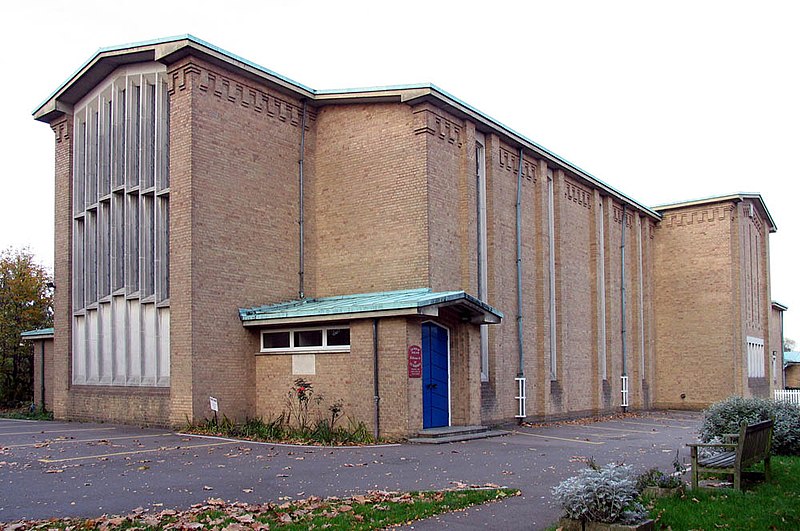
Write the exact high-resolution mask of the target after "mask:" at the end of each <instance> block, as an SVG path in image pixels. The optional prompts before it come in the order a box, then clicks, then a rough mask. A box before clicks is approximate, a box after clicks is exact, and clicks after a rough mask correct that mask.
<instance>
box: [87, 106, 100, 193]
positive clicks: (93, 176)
mask: <svg viewBox="0 0 800 531" xmlns="http://www.w3.org/2000/svg"><path fill="white" fill-rule="evenodd" d="M98 117H99V114H98V112H97V110H96V109H90V110H89V112H88V120H89V126H88V128H87V135H86V141H87V145H86V206H87V207H88V206H91V205H93V204H95V203H97V121H98Z"/></svg>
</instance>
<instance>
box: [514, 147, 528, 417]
mask: <svg viewBox="0 0 800 531" xmlns="http://www.w3.org/2000/svg"><path fill="white" fill-rule="evenodd" d="M522 156H523V151H522V148H521V147H520V148H519V167H518V168H517V203H516V229H517V345H518V348H519V352H518V354H519V360H518V361H519V365H518V369H517V378H516V381H517V385H518V390H517V400H518V401H519V408H518V412H517V418H519V421H520V422H522V421H523V419H524V418H525V417H526V407H525V406H526V403H525V402H526V398H525V397H526V392H525V387H526V381H525V348H524V345H523V342H522V336H523V333H522Z"/></svg>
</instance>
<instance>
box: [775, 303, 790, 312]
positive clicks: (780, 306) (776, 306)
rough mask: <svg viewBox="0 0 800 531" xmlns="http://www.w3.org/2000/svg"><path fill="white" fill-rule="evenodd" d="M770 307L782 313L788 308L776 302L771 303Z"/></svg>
mask: <svg viewBox="0 0 800 531" xmlns="http://www.w3.org/2000/svg"><path fill="white" fill-rule="evenodd" d="M772 307H773V308H775V309H776V310H780V311H782V312H785V311H787V310H788V309H789V307H788V306H786V305H785V304H781V303H780V302H778V301H772Z"/></svg>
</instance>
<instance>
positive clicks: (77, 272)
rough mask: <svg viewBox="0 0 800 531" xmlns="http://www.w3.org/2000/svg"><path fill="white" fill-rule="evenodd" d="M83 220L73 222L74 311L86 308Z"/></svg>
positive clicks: (84, 229) (84, 228)
mask: <svg viewBox="0 0 800 531" xmlns="http://www.w3.org/2000/svg"><path fill="white" fill-rule="evenodd" d="M84 223H85V222H84V219H83V218H79V219H76V220H75V225H74V227H75V228H74V231H75V232H74V238H73V249H72V257H73V258H72V304H73V306H74V307H75V308H76V309H81V308H83V307H84V306H86V296H85V293H86V292H85V287H86V270H85V269H84V266H83V257H84V250H83V246H84V243H85V241H86V227H85V225H84Z"/></svg>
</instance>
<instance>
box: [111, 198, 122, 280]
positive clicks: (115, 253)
mask: <svg viewBox="0 0 800 531" xmlns="http://www.w3.org/2000/svg"><path fill="white" fill-rule="evenodd" d="M111 226H112V227H113V235H112V244H111V262H112V269H113V274H112V283H111V289H112V290H114V291H116V290H118V289H122V288H124V287H125V194H124V193H122V192H115V193H114V196H113V197H112V201H111Z"/></svg>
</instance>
